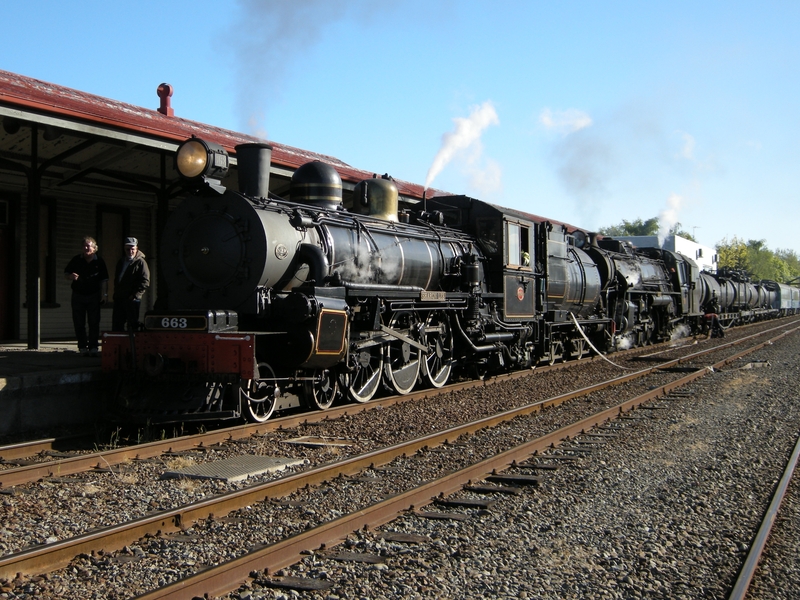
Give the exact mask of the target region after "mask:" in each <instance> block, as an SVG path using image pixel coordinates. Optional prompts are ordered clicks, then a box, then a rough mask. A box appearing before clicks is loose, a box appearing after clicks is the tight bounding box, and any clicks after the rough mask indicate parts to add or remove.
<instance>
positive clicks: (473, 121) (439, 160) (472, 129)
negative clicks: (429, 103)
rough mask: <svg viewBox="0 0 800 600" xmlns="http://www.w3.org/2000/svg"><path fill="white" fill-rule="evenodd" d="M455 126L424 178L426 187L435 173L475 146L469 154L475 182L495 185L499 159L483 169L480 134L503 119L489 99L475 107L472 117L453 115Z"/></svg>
mask: <svg viewBox="0 0 800 600" xmlns="http://www.w3.org/2000/svg"><path fill="white" fill-rule="evenodd" d="M453 123H455V128H454V129H453V131H449V132H447V133H445V134H444V135H443V136H442V146H441V148H439V152H437V153H436V156H435V157H434V159H433V164H431V167H430V169H428V176H427V177H426V178H425V189H428V188H429V187H430V186H431V184H432V183H433V180H434V179H436V176H437V175H439V173H441V172H442V169H444V168H445V167H446V166H447V164H448V163H449V162H450V161H452V160H453V159H454V158H455V157H456V156H458V155H459V154H460V153H465V152H466V151H468V150H472V151H471V152H470V153H469V154H467V155H466V162H467V164H468V166H469V167H470V172H471V173H472V174H473V176H472V184H473V185H476V186H477V187H483V188H484V189H485V188H486V186H487V185H489V184H491V185H496V184H497V182H498V181H499V166H498V165H497V163H495V162H492V161H489V165H488V167H487V168H484V169H480V168H478V165H479V163H480V159H481V155H482V152H483V149H482V146H481V136H482V135H483V132H484V131H485V130H486V128H487V127H489V126H490V125H498V124H499V123H500V119H498V117H497V112H496V111H495V109H494V105H493V104H492V102H491V101H490V100H487V101H486V102H484V103H483V104H481V105H480V106H477V107H475V108H474V109H473V110H472V112H471V113H470V115H469V117H467V118H463V117H456V118H454V119H453Z"/></svg>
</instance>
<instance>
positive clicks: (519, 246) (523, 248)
mask: <svg viewBox="0 0 800 600" xmlns="http://www.w3.org/2000/svg"><path fill="white" fill-rule="evenodd" d="M506 242H507V243H506V248H507V250H508V254H507V255H506V264H508V265H509V266H516V267H526V268H530V265H531V255H530V228H529V227H526V226H524V225H520V224H519V223H506Z"/></svg>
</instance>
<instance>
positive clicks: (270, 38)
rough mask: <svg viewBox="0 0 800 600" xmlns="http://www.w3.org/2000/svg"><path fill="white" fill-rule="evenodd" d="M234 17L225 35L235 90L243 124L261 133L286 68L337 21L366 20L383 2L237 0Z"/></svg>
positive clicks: (278, 92)
mask: <svg viewBox="0 0 800 600" xmlns="http://www.w3.org/2000/svg"><path fill="white" fill-rule="evenodd" d="M237 4H238V9H239V19H238V20H237V21H236V22H235V23H234V24H233V26H232V28H231V30H230V31H229V32H228V33H227V35H226V36H225V38H224V42H221V43H224V44H231V48H232V50H233V52H234V56H235V59H234V63H235V64H236V69H237V73H236V75H237V76H236V90H235V92H236V95H237V104H238V110H239V114H240V115H242V121H243V122H242V124H243V126H244V125H246V126H248V127H249V131H251V132H255V134H256V135H258V136H259V137H264V138H266V131H265V130H264V127H263V125H262V123H263V121H264V118H265V114H264V111H265V107H266V105H267V103H268V102H269V101H270V100H271V99H272V100H274V98H276V97H277V96H278V95H279V94H280V90H281V89H282V88H283V87H284V85H285V80H286V77H287V74H288V72H289V70H290V69H294V68H295V65H296V64H297V61H298V60H299V59H302V58H303V55H304V54H306V53H307V52H308V51H309V50H310V49H312V48H313V47H314V46H315V45H316V43H317V42H318V41H319V40H320V39H322V37H323V36H324V35H325V33H326V32H327V31H328V30H329V29H330V28H331V27H332V26H333V25H335V24H336V23H337V22H338V21H340V20H344V19H347V18H350V17H351V16H353V15H356V16H357V17H358V18H359V19H362V20H369V19H371V18H372V17H373V16H374V15H376V14H377V13H378V11H379V10H380V11H386V9H387V4H386V3H383V2H381V3H371V2H366V1H357V0H238V2H237Z"/></svg>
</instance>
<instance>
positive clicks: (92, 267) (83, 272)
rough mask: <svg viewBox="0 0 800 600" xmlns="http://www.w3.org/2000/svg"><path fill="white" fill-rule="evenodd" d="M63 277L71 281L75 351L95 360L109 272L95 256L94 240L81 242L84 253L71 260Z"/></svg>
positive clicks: (106, 295) (101, 260) (85, 239)
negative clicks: (76, 341)
mask: <svg viewBox="0 0 800 600" xmlns="http://www.w3.org/2000/svg"><path fill="white" fill-rule="evenodd" d="M64 277H65V278H66V279H68V280H70V281H72V324H73V325H74V326H75V336H76V337H77V338H78V351H79V352H80V353H81V354H82V355H83V356H97V349H98V340H99V338H100V307H101V306H102V305H103V304H105V303H106V302H107V301H108V269H107V268H106V263H105V262H104V261H103V259H102V258H100V257H99V256H98V255H97V242H96V241H95V239H94V238H92V237H89V236H86V237H85V238H83V252H82V253H81V254H78V255H76V256H73V257H72V260H70V261H69V263H68V264H67V266H66V268H65V269H64ZM87 321H88V323H89V335H88V336H87V335H86V322H87Z"/></svg>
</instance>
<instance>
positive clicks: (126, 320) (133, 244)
mask: <svg viewBox="0 0 800 600" xmlns="http://www.w3.org/2000/svg"><path fill="white" fill-rule="evenodd" d="M148 287H150V269H149V268H148V267H147V262H145V260H144V253H143V252H142V251H141V250H139V241H138V240H137V239H136V238H135V237H129V238H125V250H124V251H123V253H122V258H120V259H119V262H118V263H117V269H116V272H115V273H114V312H113V314H112V315H111V329H112V330H113V331H125V325H126V324H127V325H128V331H136V329H137V328H138V326H139V308H140V306H141V303H142V295H144V293H145V291H147V288H148Z"/></svg>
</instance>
